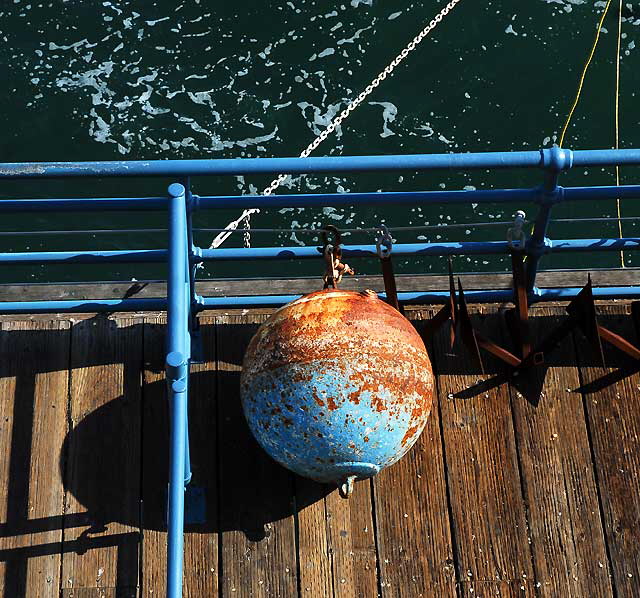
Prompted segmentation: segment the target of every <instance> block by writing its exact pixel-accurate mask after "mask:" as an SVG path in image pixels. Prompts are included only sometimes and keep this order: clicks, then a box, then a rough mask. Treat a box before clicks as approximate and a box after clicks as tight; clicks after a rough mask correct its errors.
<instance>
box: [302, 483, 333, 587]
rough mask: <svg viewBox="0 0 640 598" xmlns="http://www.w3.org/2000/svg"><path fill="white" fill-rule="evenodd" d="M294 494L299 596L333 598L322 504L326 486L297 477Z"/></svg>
mask: <svg viewBox="0 0 640 598" xmlns="http://www.w3.org/2000/svg"><path fill="white" fill-rule="evenodd" d="M295 490H296V509H297V519H298V563H299V569H300V594H301V596H302V597H304V598H313V597H314V596H327V597H328V598H329V597H331V596H333V569H332V566H331V559H332V554H331V552H330V549H329V533H328V529H327V528H328V521H327V509H326V504H325V500H324V496H325V494H326V492H327V490H326V486H325V485H324V484H319V483H317V482H314V481H312V480H308V479H306V478H302V477H299V476H296V477H295Z"/></svg>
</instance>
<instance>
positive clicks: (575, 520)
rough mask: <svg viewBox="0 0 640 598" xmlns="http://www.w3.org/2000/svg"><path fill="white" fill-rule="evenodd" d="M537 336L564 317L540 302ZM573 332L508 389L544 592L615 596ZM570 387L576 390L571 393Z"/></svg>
mask: <svg viewBox="0 0 640 598" xmlns="http://www.w3.org/2000/svg"><path fill="white" fill-rule="evenodd" d="M533 313H535V317H534V318H532V319H531V321H530V323H531V333H532V338H534V339H535V338H537V339H538V341H540V340H542V338H544V336H545V335H546V334H548V333H549V332H550V331H551V330H553V329H554V328H555V327H556V326H557V325H558V324H559V323H560V321H561V320H562V319H563V318H565V317H566V312H565V311H564V310H563V309H562V308H558V307H556V308H542V307H540V308H536V309H535V311H534V312H533ZM575 363H576V361H575V354H574V349H573V342H572V339H571V337H567V338H566V339H564V341H563V342H562V343H561V344H560V345H559V347H558V348H557V349H556V350H555V351H554V352H553V353H551V354H550V355H548V356H547V359H546V362H545V364H544V366H540V367H536V368H534V369H532V370H530V371H529V372H526V373H523V375H521V376H520V377H518V378H517V384H516V387H517V388H512V389H511V404H512V409H513V414H514V423H515V430H516V442H517V445H518V453H519V458H520V467H521V473H522V481H523V487H524V492H525V500H526V503H527V508H528V513H529V531H530V537H531V549H532V552H533V561H534V570H535V575H536V577H535V582H536V587H538V592H539V596H549V597H553V596H566V597H567V598H570V597H575V598H581V597H583V596H610V595H612V588H611V582H610V579H609V567H608V561H607V554H606V547H605V542H604V535H603V530H602V522H601V519H600V508H599V505H598V494H597V488H596V483H595V477H594V471H593V465H592V461H591V449H590V446H589V438H588V434H587V427H586V422H585V417H584V409H583V404H582V396H581V395H580V394H579V393H576V392H574V391H575V389H576V388H577V387H578V386H579V382H578V369H577V367H575V366H574V365H572V364H575ZM570 391H571V392H570Z"/></svg>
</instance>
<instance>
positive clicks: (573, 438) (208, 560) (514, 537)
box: [0, 306, 640, 598]
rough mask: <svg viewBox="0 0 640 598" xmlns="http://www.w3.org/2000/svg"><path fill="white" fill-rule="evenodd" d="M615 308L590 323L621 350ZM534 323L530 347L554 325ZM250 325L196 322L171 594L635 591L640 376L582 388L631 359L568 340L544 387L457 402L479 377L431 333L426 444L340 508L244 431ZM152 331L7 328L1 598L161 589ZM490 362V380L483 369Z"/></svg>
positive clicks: (0, 385)
mask: <svg viewBox="0 0 640 598" xmlns="http://www.w3.org/2000/svg"><path fill="white" fill-rule="evenodd" d="M621 309H622V310H624V309H625V307H624V306H616V307H611V308H606V307H605V308H600V311H601V312H602V313H603V314H605V316H606V318H607V320H606V322H605V324H606V325H609V322H611V327H612V328H613V329H614V330H617V331H619V332H622V333H623V335H624V336H625V337H627V338H630V339H633V338H634V335H633V331H632V330H631V326H630V318H628V317H627V318H624V317H622V315H621V313H620V310H621ZM479 311H480V312H482V313H479V314H477V315H474V316H473V317H474V319H475V321H476V323H477V324H478V325H479V326H481V327H484V328H486V329H487V331H488V334H490V335H491V336H492V338H494V339H496V340H500V341H501V342H504V343H506V344H508V339H507V338H506V334H505V330H504V324H503V320H502V315H501V314H500V313H499V312H498V311H497V310H496V309H495V308H492V307H488V308H486V307H485V308H482V309H480V310H479ZM533 311H534V314H535V317H534V318H533V319H532V322H533V328H534V333H537V334H540V333H544V332H545V331H547V330H548V329H549V328H550V327H551V326H552V325H553V323H554V322H556V321H557V320H558V319H559V318H561V317H562V314H563V311H562V309H561V308H557V307H536V308H535V309H534V310H533ZM431 313H432V312H431V311H430V310H424V311H413V312H411V314H412V315H411V317H412V318H416V319H417V320H420V319H421V318H424V317H428V316H430V315H431ZM265 317H266V316H265V315H264V314H263V313H259V314H254V313H253V312H250V313H248V314H247V315H227V316H207V317H204V318H203V319H202V330H203V337H204V342H205V354H206V355H207V361H206V362H205V363H204V364H201V365H197V366H194V368H193V373H192V388H193V392H192V396H191V404H190V414H191V422H192V429H191V434H192V458H193V470H194V478H193V488H194V490H193V491H192V492H193V495H192V496H191V498H190V499H189V500H188V501H187V502H188V503H189V505H190V506H189V512H188V514H187V516H188V517H189V518H190V521H191V523H189V524H188V525H187V533H186V535H185V547H186V550H185V582H184V590H185V594H184V595H185V598H186V597H190V598H191V597H195V596H198V597H200V596H264V597H266V596H271V597H273V596H278V597H282V598H289V597H295V596H309V597H316V596H318V597H324V596H333V597H336V598H337V597H340V598H341V597H350V596H358V597H360V596H361V597H363V598H369V597H370V596H378V595H380V596H381V597H384V598H391V597H396V596H401V597H407V598H409V597H414V596H415V597H419V596H456V595H458V596H460V595H462V596H467V595H472V596H523V595H524V596H528V595H530V596H550V597H551V596H570V597H573V596H576V597H577V596H613V595H614V591H615V592H616V594H615V595H617V596H618V597H622V596H625V597H626V596H630V597H631V596H635V595H637V594H638V593H639V589H640V585H639V582H640V566H639V563H638V558H639V557H638V551H637V548H636V547H637V545H638V540H639V538H638V534H639V521H640V502H639V499H638V496H639V494H640V482H639V479H640V462H639V461H640V447H639V446H638V435H639V434H640V417H639V414H638V410H637V404H636V402H635V401H637V399H638V388H639V385H640V379H639V377H638V374H637V373H632V374H631V375H630V376H628V377H626V378H624V379H622V380H621V381H619V382H617V383H616V384H615V385H614V386H611V387H607V388H605V389H604V390H600V391H599V392H598V393H597V395H594V394H593V393H590V392H588V391H589V390H590V387H589V384H591V385H592V386H593V385H594V384H597V382H595V383H594V380H596V381H597V379H598V378H600V377H601V376H602V375H603V374H605V373H606V372H607V371H612V372H615V371H616V368H617V367H619V366H620V365H621V364H622V365H624V364H625V363H626V362H625V361H624V359H622V360H621V358H620V354H619V353H618V352H615V351H607V354H606V355H607V360H608V361H607V365H608V366H609V370H607V371H604V372H603V371H602V370H601V369H600V368H595V367H593V358H592V356H590V355H589V353H588V351H587V350H586V348H585V346H583V344H581V341H580V339H579V335H575V348H574V339H573V338H572V337H568V338H567V339H565V341H564V343H563V345H562V346H561V348H560V349H559V350H558V351H556V352H555V353H554V354H553V355H552V357H551V360H550V361H549V362H548V363H547V364H546V365H547V366H548V369H547V371H546V376H544V377H543V376H542V372H541V371H539V372H538V373H537V374H536V375H534V376H531V377H526V378H524V379H523V380H522V381H520V382H518V384H517V386H516V387H509V386H507V385H506V384H501V385H499V386H497V387H496V388H494V389H489V390H486V391H484V390H483V391H482V392H480V393H479V394H476V396H472V397H470V398H451V395H455V393H456V392H458V391H459V390H460V389H461V387H462V386H464V385H466V386H469V385H472V384H475V383H476V382H477V380H478V378H480V377H481V376H480V373H479V372H478V371H474V368H473V366H472V365H471V363H470V360H469V356H468V355H467V353H466V352H465V351H464V350H463V349H461V348H456V350H455V354H453V355H450V354H449V353H450V352H449V350H448V348H447V347H446V346H445V337H446V331H442V332H441V333H440V334H439V335H438V336H437V337H436V338H435V339H434V341H433V349H435V350H433V351H432V355H434V356H435V359H434V369H435V370H436V373H437V375H438V377H437V383H438V397H437V398H438V400H437V401H436V402H435V403H434V409H433V412H432V416H431V418H430V420H429V423H428V425H427V428H426V430H425V432H424V434H423V435H422V437H421V438H420V440H419V441H418V443H417V444H416V446H415V447H414V448H413V449H412V451H411V452H410V453H409V454H408V455H407V457H405V458H404V459H403V460H402V461H401V462H399V463H398V464H396V465H395V466H393V467H392V468H390V469H388V470H385V471H383V472H382V473H381V474H380V475H379V476H377V477H376V478H375V479H374V480H373V482H370V481H365V482H360V483H358V484H357V485H356V492H355V494H354V496H353V497H352V499H350V500H349V501H344V500H342V499H340V498H339V497H338V496H337V493H336V492H335V491H333V490H332V489H330V488H328V487H326V486H324V485H321V484H316V483H314V482H311V481H308V480H303V479H301V478H298V477H296V476H293V475H291V474H290V473H289V472H287V471H286V470H284V469H282V468H281V467H280V466H278V465H277V464H275V463H274V462H273V461H271V460H270V459H269V458H268V457H267V456H266V455H265V454H264V453H263V452H262V451H261V450H260V449H259V447H258V446H257V444H256V443H255V441H253V439H252V438H251V436H250V435H249V432H248V429H247V427H246V424H245V423H244V419H243V417H242V414H241V411H240V408H239V402H238V377H239V372H240V369H241V360H242V355H243V353H244V348H245V346H246V344H247V342H248V340H249V338H250V337H251V335H252V334H253V333H254V332H255V330H256V329H257V326H258V325H259V323H260V322H261V321H263V320H264V318H265ZM418 326H420V324H419V322H418ZM164 332H165V326H164V319H163V317H154V318H150V319H148V320H146V321H143V320H142V319H141V318H130V317H129V318H120V317H116V318H103V317H94V318H89V319H85V320H82V321H78V322H76V323H75V324H74V325H73V326H71V325H70V322H68V321H65V320H57V321H54V320H52V321H44V320H39V321H24V322H20V321H5V322H3V323H2V330H1V337H0V348H1V354H2V368H3V372H2V379H0V390H1V392H2V395H1V396H0V401H1V404H2V406H3V411H4V413H5V418H4V421H2V422H1V423H2V427H0V450H1V453H0V455H1V456H0V474H2V475H3V476H4V478H5V480H7V483H6V484H4V486H3V493H2V497H1V499H2V500H1V501H0V506H1V507H2V510H0V514H2V516H3V520H2V524H1V525H2V529H3V533H2V534H1V536H0V538H1V539H0V541H1V545H0V555H1V556H2V559H1V562H0V596H2V598H8V597H11V598H13V597H19V596H29V597H31V596H58V595H59V594H61V595H62V596H64V598H98V597H103V596H104V597H109V598H111V597H113V598H115V597H116V596H118V597H120V596H124V597H125V598H126V597H128V596H138V595H139V596H161V595H163V592H164V583H165V581H164V575H165V561H164V560H165V542H166V531H165V530H166V527H165V523H164V509H165V503H166V475H167V474H166V469H167V457H166V449H167V443H166V434H167V431H168V422H167V415H166V404H165V402H164V401H165V394H164V377H163V359H164V353H163V339H164ZM576 355H577V356H576ZM486 361H487V364H488V367H487V370H488V376H486V377H489V376H490V375H491V374H493V373H496V372H499V369H500V368H499V367H498V366H497V365H496V364H493V363H492V362H491V361H490V360H488V359H487V360H486ZM577 366H579V367H577ZM486 377H485V378H486ZM567 389H569V390H571V391H576V390H577V391H578V392H568V391H567ZM581 391H582V393H583V394H581ZM536 397H537V399H536ZM634 400H635V401H634ZM536 401H537V404H536ZM594 464H595V466H594ZM27 473H28V475H27ZM63 504H64V505H65V508H64V509H63Z"/></svg>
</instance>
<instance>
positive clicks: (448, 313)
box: [423, 258, 458, 349]
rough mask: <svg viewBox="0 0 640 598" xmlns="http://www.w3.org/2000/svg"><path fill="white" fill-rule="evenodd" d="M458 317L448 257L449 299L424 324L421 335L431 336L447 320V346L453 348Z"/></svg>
mask: <svg viewBox="0 0 640 598" xmlns="http://www.w3.org/2000/svg"><path fill="white" fill-rule="evenodd" d="M457 319H458V302H457V299H456V284H455V281H454V280H453V266H452V265H451V258H449V299H448V301H447V302H446V303H445V304H444V306H443V307H442V308H441V309H440V310H439V311H438V313H437V314H436V315H435V316H433V318H431V319H430V320H429V321H428V322H427V323H426V325H425V328H424V330H423V335H424V336H425V337H426V338H431V337H432V336H433V335H434V334H435V333H436V331H437V330H438V329H439V328H440V327H441V326H442V325H443V324H444V323H445V322H447V321H448V322H449V323H450V326H449V348H450V349H453V344H454V343H455V341H456V322H457Z"/></svg>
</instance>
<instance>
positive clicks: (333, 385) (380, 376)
mask: <svg viewBox="0 0 640 598" xmlns="http://www.w3.org/2000/svg"><path fill="white" fill-rule="evenodd" d="M241 398H242V407H243V410H244V414H245V416H246V418H247V422H248V423H249V427H250V429H251V431H252V433H253V435H254V436H255V438H256V439H257V440H258V442H259V443H260V445H261V446H262V447H263V448H264V449H265V450H266V451H267V453H269V455H271V457H273V458H274V459H275V460H276V461H278V462H279V463H280V464H282V465H284V466H285V467H287V468H288V469H290V470H292V471H294V472H296V473H297V474H299V475H302V476H305V477H309V478H312V479H314V480H317V481H320V482H336V483H338V484H339V485H341V489H342V492H343V494H347V495H348V494H349V492H350V488H351V486H352V485H353V481H354V480H355V479H363V478H367V477H371V476H373V475H375V474H376V473H378V472H379V471H380V470H381V469H382V468H383V467H387V466H389V465H391V464H393V463H395V462H396V461H397V460H398V459H400V458H401V457H402V455H404V454H405V453H406V452H407V451H408V450H409V449H410V448H411V446H412V445H413V444H414V443H415V441H416V440H417V439H418V437H419V435H420V433H421V432H422V429H423V428H424V426H425V423H426V421H427V417H428V416H429V413H430V411H431V404H432V400H433V373H432V370H431V363H430V361H429V356H428V355H427V352H426V350H425V347H424V343H423V342H422V339H421V338H420V336H419V335H418V333H417V332H416V331H415V329H414V328H413V326H412V325H411V323H410V322H409V321H408V320H407V319H406V318H404V317H403V316H402V315H401V314H400V313H398V312H397V311H396V310H395V309H393V308H392V307H390V306H389V305H387V304H386V303H384V302H383V301H381V300H380V299H378V297H377V295H376V294H375V293H374V292H373V291H364V292H362V293H358V292H354V291H340V290H324V291H319V292H317V293H312V294H310V295H306V296H304V297H301V298H300V299H297V300H296V301H294V302H292V303H290V304H288V305H286V306H284V307H283V308H281V309H279V310H278V311H276V312H275V313H274V314H272V315H271V317H270V318H269V319H268V320H267V321H266V322H265V323H264V324H263V325H262V326H261V327H260V328H259V329H258V331H257V333H256V334H255V336H254V337H253V339H252V340H251V342H250V344H249V347H248V349H247V352H246V354H245V357H244V363H243V370H242V377H241Z"/></svg>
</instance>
